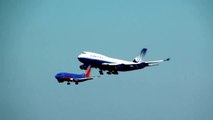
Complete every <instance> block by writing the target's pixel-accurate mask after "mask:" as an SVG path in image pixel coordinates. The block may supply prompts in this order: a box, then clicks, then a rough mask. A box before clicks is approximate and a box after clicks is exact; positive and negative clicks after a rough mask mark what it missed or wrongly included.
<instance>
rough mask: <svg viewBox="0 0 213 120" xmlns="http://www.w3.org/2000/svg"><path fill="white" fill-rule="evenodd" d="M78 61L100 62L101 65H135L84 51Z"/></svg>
mask: <svg viewBox="0 0 213 120" xmlns="http://www.w3.org/2000/svg"><path fill="white" fill-rule="evenodd" d="M78 59H79V60H81V59H85V60H96V61H100V62H101V63H119V64H135V63H134V62H131V61H125V60H120V59H116V58H111V57H107V56H104V55H101V54H98V53H93V52H87V51H84V52H82V53H81V54H80V55H79V56H78Z"/></svg>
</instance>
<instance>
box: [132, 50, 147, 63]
mask: <svg viewBox="0 0 213 120" xmlns="http://www.w3.org/2000/svg"><path fill="white" fill-rule="evenodd" d="M146 52H147V48H143V49H142V50H141V52H140V54H139V55H138V56H137V57H135V59H134V60H133V62H136V63H141V62H143V59H144V56H145V55H146Z"/></svg>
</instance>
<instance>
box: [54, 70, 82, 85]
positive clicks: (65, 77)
mask: <svg viewBox="0 0 213 120" xmlns="http://www.w3.org/2000/svg"><path fill="white" fill-rule="evenodd" d="M85 77H86V76H85V74H72V73H66V72H61V73H58V74H56V75H55V78H56V79H57V80H58V82H59V83H61V82H64V81H71V82H72V80H74V79H80V78H85Z"/></svg>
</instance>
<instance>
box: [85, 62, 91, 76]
mask: <svg viewBox="0 0 213 120" xmlns="http://www.w3.org/2000/svg"><path fill="white" fill-rule="evenodd" d="M91 69H92V66H91V65H89V66H88V68H87V70H86V72H85V75H86V77H90V72H91Z"/></svg>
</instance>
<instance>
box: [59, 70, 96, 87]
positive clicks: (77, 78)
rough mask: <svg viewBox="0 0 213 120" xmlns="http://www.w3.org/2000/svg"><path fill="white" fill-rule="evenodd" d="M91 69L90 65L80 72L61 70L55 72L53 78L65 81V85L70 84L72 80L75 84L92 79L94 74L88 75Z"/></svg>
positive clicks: (60, 81)
mask: <svg viewBox="0 0 213 120" xmlns="http://www.w3.org/2000/svg"><path fill="white" fill-rule="evenodd" d="M91 69H92V67H91V66H88V68H87V70H86V72H85V73H82V74H74V73H66V72H61V73H58V74H56V75H55V78H56V79H57V80H58V82H59V83H63V82H67V85H70V82H74V83H75V84H76V85H78V83H79V82H84V81H87V80H92V79H93V78H94V76H93V77H91V76H90V72H91Z"/></svg>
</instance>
